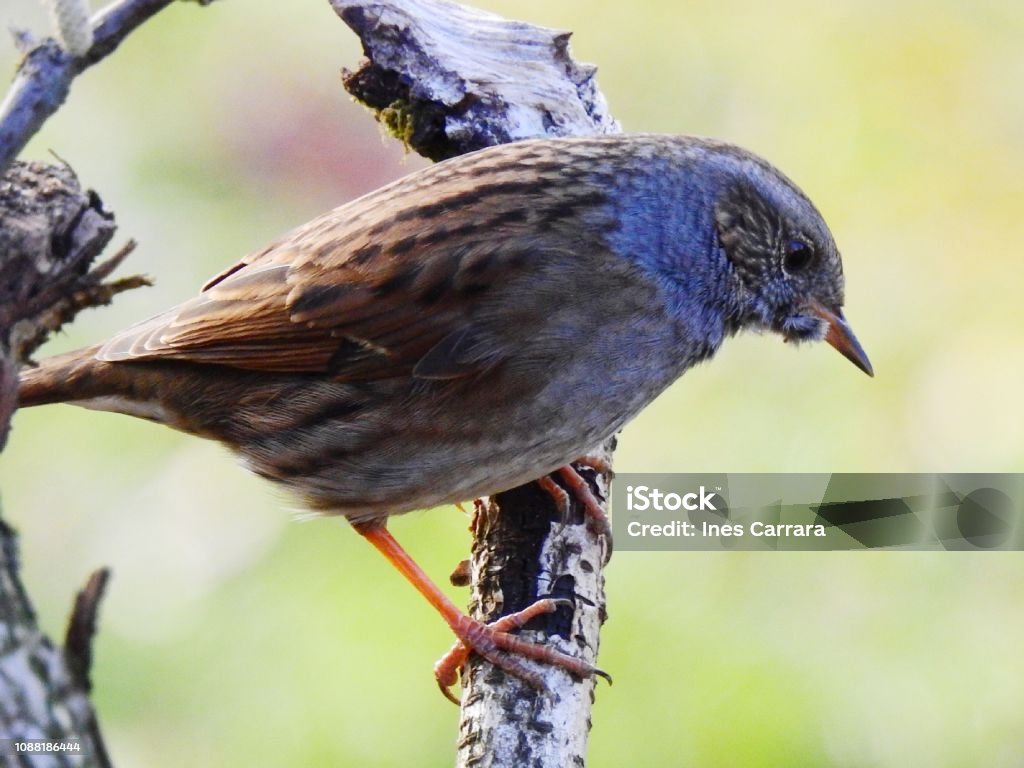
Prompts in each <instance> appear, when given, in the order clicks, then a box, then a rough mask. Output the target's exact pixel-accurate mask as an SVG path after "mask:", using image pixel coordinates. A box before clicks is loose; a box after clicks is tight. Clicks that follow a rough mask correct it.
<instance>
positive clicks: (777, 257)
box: [714, 161, 874, 376]
mask: <svg viewBox="0 0 1024 768" xmlns="http://www.w3.org/2000/svg"><path fill="white" fill-rule="evenodd" d="M741 166H745V167H744V168H743V171H744V172H742V173H737V174H735V175H732V178H731V179H730V181H729V183H727V184H726V185H724V188H723V192H722V194H721V195H720V197H719V199H718V201H717V204H716V206H715V216H714V220H715V227H716V234H717V242H718V246H719V247H720V248H721V249H722V252H723V253H724V255H725V258H726V260H727V261H728V263H729V265H730V267H731V270H732V272H733V273H734V275H735V279H736V282H737V284H738V285H737V287H738V292H739V302H738V306H739V312H740V315H741V317H740V323H741V324H742V325H747V326H753V327H760V328H766V329H768V330H772V331H775V332H776V333H779V334H781V335H782V336H783V338H784V339H786V340H787V341H795V342H800V341H819V340H822V339H824V340H825V341H827V342H828V343H829V344H831V345H832V346H833V347H835V348H836V349H837V350H838V351H839V352H841V353H842V354H843V355H844V356H845V357H846V358H847V359H849V360H850V361H851V362H852V363H853V364H854V365H856V366H857V367H858V368H860V369H861V370H862V371H864V372H865V373H866V374H868V375H869V376H873V375H874V373H873V370H872V368H871V363H870V362H869V361H868V357H867V354H866V353H865V352H864V349H863V348H862V347H861V345H860V342H858V341H857V337H856V336H854V335H853V331H852V330H851V329H850V326H849V325H847V323H846V319H845V318H844V317H843V311H842V307H843V263H842V259H841V258H840V256H839V250H838V249H837V248H836V244H835V241H834V240H833V239H832V233H831V232H829V229H828V226H827V225H826V224H825V221H824V220H823V219H822V217H821V214H820V213H818V211H817V209H816V208H815V207H814V205H813V204H812V203H811V201H810V200H808V199H807V197H806V196H805V195H804V194H803V193H802V192H801V191H800V190H799V188H797V187H796V185H795V184H793V183H792V182H790V181H789V180H788V179H787V178H785V177H784V176H783V175H782V174H781V173H779V172H778V171H776V170H775V169H774V168H772V167H771V166H768V165H767V163H763V161H759V162H756V163H753V162H750V163H742V164H741Z"/></svg>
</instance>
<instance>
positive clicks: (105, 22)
mask: <svg viewBox="0 0 1024 768" xmlns="http://www.w3.org/2000/svg"><path fill="white" fill-rule="evenodd" d="M172 2H173V0H122V1H121V2H118V3H114V4H112V5H110V6H108V7H107V8H106V9H105V10H104V11H101V12H100V13H99V14H98V15H97V16H96V17H95V18H94V19H93V21H92V23H93V25H94V29H93V39H92V47H90V48H89V50H88V51H87V52H86V53H84V54H82V55H81V56H75V55H73V54H71V53H69V52H68V51H66V50H64V49H63V48H61V46H60V45H59V44H58V43H57V41H56V40H53V39H50V38H47V39H45V40H43V41H42V42H40V43H35V42H34V41H33V40H31V38H29V36H28V35H27V34H24V33H21V34H19V35H17V36H16V43H17V44H18V47H19V49H20V50H21V51H22V52H23V53H24V54H25V57H24V58H23V59H22V61H21V65H20V66H19V67H18V71H17V73H16V74H15V76H14V82H13V83H12V84H11V88H10V90H9V91H8V92H7V96H6V97H5V98H4V101H3V103H2V104H0V173H3V171H4V169H5V168H7V166H8V165H10V163H11V161H12V160H14V158H16V157H17V156H18V154H19V153H20V152H21V150H22V149H24V148H25V145H26V144H27V143H28V140H29V139H31V138H32V137H33V136H34V135H35V134H36V132H38V131H39V129H40V128H42V126H43V123H45V122H46V120H47V119H48V118H49V117H50V115H52V114H53V113H54V112H56V111H57V110H58V109H59V108H60V106H61V105H62V104H63V103H64V101H65V99H67V97H68V93H69V91H70V90H71V83H72V81H74V79H75V78H76V77H77V76H78V75H80V74H81V73H82V72H84V71H85V70H86V69H88V68H89V67H91V66H92V65H93V64H95V63H97V62H98V61H101V60H102V59H105V58H106V57H107V56H109V55H110V54H111V53H113V52H114V51H115V50H116V49H117V46H119V45H120V44H121V41H122V40H124V39H125V38H126V37H127V36H128V35H129V34H130V33H131V32H132V31H133V30H135V28H136V27H138V26H139V25H140V24H142V23H143V22H144V21H146V20H147V19H149V18H150V17H151V16H153V14H155V13H156V12H157V11H160V10H162V9H164V8H166V7H167V6H168V5H170V4H171V3H172Z"/></svg>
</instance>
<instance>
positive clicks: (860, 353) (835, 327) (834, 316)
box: [809, 299, 875, 376]
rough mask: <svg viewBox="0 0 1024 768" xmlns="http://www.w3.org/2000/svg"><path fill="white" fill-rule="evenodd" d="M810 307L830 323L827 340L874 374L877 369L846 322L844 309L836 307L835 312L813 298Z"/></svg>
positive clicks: (852, 361) (869, 372) (863, 369)
mask: <svg viewBox="0 0 1024 768" xmlns="http://www.w3.org/2000/svg"><path fill="white" fill-rule="evenodd" d="M809 308H810V310H811V312H813V313H814V314H815V315H817V316H818V317H820V318H821V319H822V320H824V321H825V322H826V323H828V333H826V334H825V341H827V342H828V343H829V344H831V345H832V346H833V347H835V348H836V349H837V350H838V351H839V353H840V354H841V355H842V356H843V357H845V358H846V359H847V360H849V361H850V362H851V363H853V364H854V365H856V366H857V367H858V368H860V369H861V370H862V371H864V373H866V374H867V375H868V376H874V375H875V370H874V368H872V367H871V361H870V360H868V355H867V353H866V352H865V351H864V347H862V346H861V345H860V342H859V341H857V337H856V336H854V335H853V331H852V330H851V329H850V326H848V325H847V324H846V318H844V317H843V311H842V310H841V309H836V311H835V312H833V311H832V310H830V309H828V308H827V307H825V305H824V304H822V303H821V302H819V301H817V300H816V299H811V301H810V304H809Z"/></svg>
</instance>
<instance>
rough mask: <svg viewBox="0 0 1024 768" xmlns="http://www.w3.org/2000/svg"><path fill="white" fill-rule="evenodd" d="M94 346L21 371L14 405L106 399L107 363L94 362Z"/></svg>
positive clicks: (109, 389) (107, 391)
mask: <svg viewBox="0 0 1024 768" xmlns="http://www.w3.org/2000/svg"><path fill="white" fill-rule="evenodd" d="M98 351H99V347H98V346H94V347H86V348H85V349H79V350H76V351H74V352H68V353H67V354H64V355H57V356H56V357H50V358H47V359H45V360H43V361H42V362H41V363H39V365H38V366H36V367H34V368H24V369H22V371H21V375H20V377H19V379H18V406H19V407H21V408H27V407H30V406H33V405H47V404H49V403H75V402H79V401H84V400H92V399H94V398H101V397H109V396H111V395H113V394H116V392H115V391H112V387H111V383H112V382H111V380H110V379H111V377H110V376H109V375H105V374H106V373H107V371H108V369H109V368H110V367H111V365H112V364H111V363H104V362H101V361H99V360H97V359H96V353H97V352H98Z"/></svg>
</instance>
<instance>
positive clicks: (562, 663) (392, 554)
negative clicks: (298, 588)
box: [353, 522, 606, 701]
mask: <svg viewBox="0 0 1024 768" xmlns="http://www.w3.org/2000/svg"><path fill="white" fill-rule="evenodd" d="M353 527H354V528H355V529H356V530H357V531H358V532H359V533H360V534H362V536H363V537H364V538H365V539H366V540H367V541H369V542H370V543H371V544H373V546H374V547H376V548H377V551H378V552H380V553H381V554H382V555H384V557H386V558H387V559H388V562H390V563H391V564H392V565H393V566H394V567H395V568H397V569H398V571H399V572H400V573H401V574H402V575H403V576H405V578H406V580H408V582H409V583H410V584H412V585H413V586H414V587H415V588H416V589H417V590H418V591H419V593H420V594H421V595H423V596H424V597H425V598H426V599H427V602H429V603H430V604H431V605H432V606H434V608H435V610H437V612H438V613H440V614H441V617H442V618H443V619H444V620H445V621H446V622H447V623H448V626H449V627H451V629H452V632H454V633H455V636H456V637H457V638H458V639H459V641H460V642H461V643H462V645H464V646H465V647H466V648H467V649H470V650H472V651H475V652H476V653H478V654H480V655H481V656H483V657H484V658H485V659H487V660H488V661H489V662H491V663H492V664H494V665H495V666H497V667H500V668H501V669H504V670H505V671H506V672H508V673H509V674H512V675H515V676H516V677H518V678H519V679H521V680H523V681H525V682H527V683H529V684H530V685H531V686H533V687H534V688H537V689H538V690H544V689H545V685H544V680H543V679H542V678H541V676H540V675H539V674H537V672H535V671H534V670H533V669H531V668H530V667H529V666H528V665H527V664H525V663H524V662H523V659H524V658H526V659H531V660H533V661H538V662H541V663H543V664H551V665H554V666H557V667H561V668H562V669H564V670H566V671H568V672H570V673H571V674H574V675H576V676H577V677H589V676H590V675H594V674H601V675H604V673H603V672H601V671H600V670H598V669H597V668H596V667H594V666H593V665H591V664H588V663H587V662H585V661H583V660H581V659H576V658H573V657H572V656H569V655H567V654H564V653H560V652H559V651H555V650H553V649H551V648H546V647H544V646H542V645H536V644H534V643H530V642H527V641H525V640H522V639H520V638H518V637H516V636H515V635H510V634H509V633H508V632H507V631H506V629H510V628H514V627H515V626H516V621H519V619H513V620H512V621H511V622H510V624H511V626H507V627H503V628H502V629H498V628H495V627H493V626H488V625H486V624H484V623H483V622H480V621H477V620H476V619H472V618H470V617H469V616H467V615H466V614H465V613H463V612H462V611H461V610H460V609H459V607H458V606H456V605H455V603H453V602H452V601H451V600H450V599H449V598H448V596H447V595H445V594H444V593H443V592H442V591H441V590H440V589H438V588H437V586H436V585H435V584H434V583H433V582H432V581H431V580H430V577H428V576H427V574H426V573H425V572H424V571H423V569H422V568H420V567H419V565H417V564H416V561H415V560H413V559H412V558H411V557H410V556H409V554H408V553H407V552H406V551H405V550H404V549H402V546H401V545H400V544H399V543H398V542H397V541H395V538H394V537H393V536H392V535H391V533H390V532H389V531H388V529H387V527H386V524H385V523H384V522H373V523H363V524H354V526H353ZM538 602H541V603H544V602H545V601H543V600H542V601H538ZM547 602H555V601H547ZM534 605H536V603H535V604H534ZM557 607H558V606H557V604H556V605H554V607H548V606H547V605H545V606H544V607H542V608H539V609H535V610H534V609H533V606H531V607H529V608H527V609H526V611H525V612H526V613H529V612H530V611H531V610H533V613H532V615H530V616H529V617H528V618H532V617H533V616H535V615H539V614H541V613H545V612H550V611H551V610H554V608H557ZM521 615H522V612H521V613H520V614H513V616H521ZM527 620H528V619H527ZM442 673H444V674H446V675H447V677H446V678H445V679H441V677H440V676H439V677H438V685H440V686H441V690H442V692H443V693H444V694H445V695H446V696H447V697H448V698H449V699H452V701H455V699H454V697H452V696H451V695H450V692H449V691H448V690H447V688H448V686H450V685H451V684H452V682H454V680H452V679H451V678H452V677H453V675H451V673H450V672H448V671H447V669H446V668H445V669H442ZM605 676H606V675H605Z"/></svg>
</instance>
